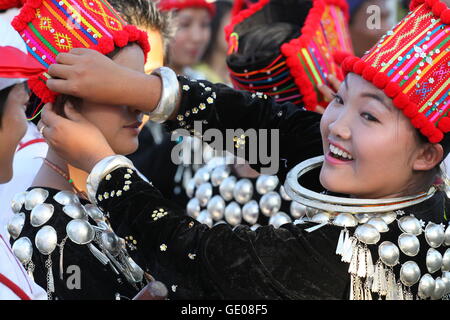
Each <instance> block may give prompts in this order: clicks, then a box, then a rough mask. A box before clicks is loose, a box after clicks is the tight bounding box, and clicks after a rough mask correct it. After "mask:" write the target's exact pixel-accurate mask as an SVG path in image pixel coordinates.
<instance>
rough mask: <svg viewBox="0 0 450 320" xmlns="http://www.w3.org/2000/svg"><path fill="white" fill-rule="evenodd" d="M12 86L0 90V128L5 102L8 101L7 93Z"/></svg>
mask: <svg viewBox="0 0 450 320" xmlns="http://www.w3.org/2000/svg"><path fill="white" fill-rule="evenodd" d="M13 87H14V86H9V87H6V88H4V89H3V90H0V128H1V127H2V118H3V109H4V108H5V104H6V100H8V96H9V93H10V92H11V89H12V88H13Z"/></svg>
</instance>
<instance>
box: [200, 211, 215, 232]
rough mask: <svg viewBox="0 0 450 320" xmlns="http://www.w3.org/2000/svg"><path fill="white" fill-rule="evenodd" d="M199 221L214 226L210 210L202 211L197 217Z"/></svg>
mask: <svg viewBox="0 0 450 320" xmlns="http://www.w3.org/2000/svg"><path fill="white" fill-rule="evenodd" d="M197 221H198V222H200V223H203V224H206V225H207V226H208V227H210V228H211V227H212V226H213V219H212V217H211V215H210V214H209V212H208V210H202V211H200V214H199V215H198V217H197Z"/></svg>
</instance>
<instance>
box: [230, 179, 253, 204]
mask: <svg viewBox="0 0 450 320" xmlns="http://www.w3.org/2000/svg"><path fill="white" fill-rule="evenodd" d="M252 196H253V184H252V182H251V181H250V180H249V179H240V180H239V181H238V182H236V185H235V186H234V190H233V197H234V199H235V200H236V201H237V202H238V203H240V204H244V203H247V202H249V201H250V199H251V198H252Z"/></svg>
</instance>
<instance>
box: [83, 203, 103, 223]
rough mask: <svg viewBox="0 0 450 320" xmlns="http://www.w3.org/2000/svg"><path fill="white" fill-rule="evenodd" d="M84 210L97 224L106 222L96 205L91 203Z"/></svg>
mask: <svg viewBox="0 0 450 320" xmlns="http://www.w3.org/2000/svg"><path fill="white" fill-rule="evenodd" d="M84 209H85V210H86V212H87V214H88V216H89V217H91V219H92V220H94V221H95V222H99V221H104V220H105V216H104V215H103V212H102V211H101V210H100V209H99V208H98V207H97V206H96V205H93V204H90V203H89V204H87V205H85V206H84Z"/></svg>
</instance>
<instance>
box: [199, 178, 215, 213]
mask: <svg viewBox="0 0 450 320" xmlns="http://www.w3.org/2000/svg"><path fill="white" fill-rule="evenodd" d="M212 194H213V189H212V186H211V184H210V183H209V182H205V183H202V184H201V185H200V186H199V187H198V188H197V191H195V197H196V198H197V199H198V201H199V203H200V206H201V207H202V208H203V207H205V206H206V205H207V204H208V200H209V199H211V197H212Z"/></svg>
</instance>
